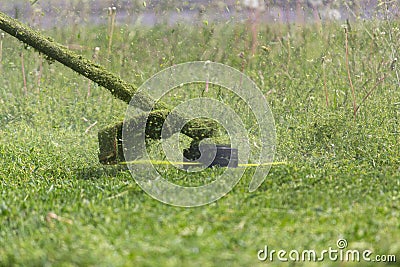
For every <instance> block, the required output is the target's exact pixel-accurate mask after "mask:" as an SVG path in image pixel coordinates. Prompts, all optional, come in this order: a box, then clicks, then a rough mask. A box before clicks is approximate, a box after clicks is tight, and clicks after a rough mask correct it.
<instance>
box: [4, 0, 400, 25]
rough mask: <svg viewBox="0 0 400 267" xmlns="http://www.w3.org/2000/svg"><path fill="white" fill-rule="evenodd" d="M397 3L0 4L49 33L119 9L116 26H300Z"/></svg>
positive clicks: (370, 14)
mask: <svg viewBox="0 0 400 267" xmlns="http://www.w3.org/2000/svg"><path fill="white" fill-rule="evenodd" d="M396 2H397V1H390V4H388V3H386V2H384V1H380V0H341V1H334V0H282V1H277V0H225V1H206V0H190V1H180V0H179V1H178V0H163V1H161V0H119V1H117V0H49V1H42V0H29V1H28V0H14V1H2V2H0V10H2V11H4V12H6V13H8V14H10V15H12V16H13V17H15V18H18V19H21V20H22V21H25V22H28V23H30V24H31V25H32V26H35V27H41V28H49V27H59V26H62V25H64V26H67V25H73V24H80V25H82V24H105V23H107V17H108V14H109V8H110V7H115V9H116V10H117V13H116V23H117V24H128V25H132V24H135V25H143V26H154V25H157V24H168V25H173V24H177V23H190V24H196V23H203V22H221V21H223V22H230V21H233V22H241V21H244V20H248V19H249V17H250V18H251V19H256V20H259V21H263V22H267V23H296V24H298V25H302V24H307V23H313V22H319V21H323V20H346V19H350V20H353V19H357V18H358V19H371V18H380V17H382V16H384V14H380V13H382V9H381V8H380V7H381V6H382V5H385V4H387V9H388V10H387V11H388V12H387V13H386V14H390V15H391V16H393V17H398V16H399V5H398V4H396Z"/></svg>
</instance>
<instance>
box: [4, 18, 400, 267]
mask: <svg viewBox="0 0 400 267" xmlns="http://www.w3.org/2000/svg"><path fill="white" fill-rule="evenodd" d="M391 23H392V24H391V25H389V24H388V23H387V22H385V21H375V22H358V23H354V24H353V25H351V26H352V27H351V28H352V30H351V32H350V33H349V36H348V37H349V44H348V48H349V68H350V72H351V78H352V82H353V85H354V89H355V96H356V101H357V103H358V104H359V103H361V102H363V103H362V105H361V107H360V108H359V110H358V113H357V117H356V118H354V117H353V107H352V94H351V88H350V86H349V80H348V74H347V68H346V61H345V59H346V56H345V50H346V48H345V33H344V30H343V28H342V26H341V24H340V23H331V24H326V25H323V31H322V33H321V32H319V31H318V29H317V28H314V26H306V27H304V28H302V29H297V28H296V27H294V26H293V27H290V28H289V27H287V26H286V25H280V26H279V25H275V26H274V25H272V26H271V25H269V26H267V25H262V26H261V27H260V34H259V47H258V50H257V53H256V55H254V56H251V55H249V47H250V46H251V44H250V39H251V37H250V36H249V34H248V33H247V32H246V30H245V28H244V27H243V25H237V24H236V25H231V24H218V25H215V24H213V23H209V24H207V25H206V24H204V25H203V26H202V27H191V26H184V25H179V26H175V27H173V28H167V27H162V26H157V27H155V28H152V29H145V28H129V27H127V26H123V27H117V28H116V30H115V36H114V39H113V48H112V51H114V52H113V54H112V55H111V60H110V61H107V55H106V54H107V44H108V40H107V36H106V35H107V30H106V27H96V28H89V27H83V28H79V29H78V32H76V31H71V29H68V28H54V29H52V30H48V31H46V32H45V34H46V35H49V36H51V37H52V38H54V39H55V40H56V41H58V42H61V43H63V44H67V43H68V44H82V45H85V46H86V47H87V48H88V49H87V50H82V51H77V52H78V53H82V54H84V55H85V56H87V57H88V58H91V57H92V51H93V49H94V47H96V46H98V47H100V48H101V49H100V54H99V58H98V59H97V60H98V62H99V63H100V64H102V65H104V66H105V67H107V68H108V69H109V70H111V71H114V72H115V73H118V74H119V75H121V77H123V78H124V79H126V80H127V81H129V82H132V83H134V84H135V85H137V86H139V85H140V84H141V83H143V82H144V81H145V80H146V79H148V78H150V77H151V76H152V75H153V74H155V73H156V72H157V71H160V70H162V69H164V68H165V67H168V66H171V65H172V64H177V63H181V62H187V61H192V60H212V61H216V62H221V63H225V64H228V65H230V66H232V67H234V68H237V69H239V70H242V68H243V71H244V73H245V74H247V75H248V76H249V77H251V78H252V79H253V80H254V81H255V82H256V84H257V85H258V86H259V87H260V89H261V90H262V91H263V92H264V93H265V96H266V98H267V100H268V102H269V104H270V108H271V110H272V112H273V114H274V118H275V124H276V132H277V153H276V160H277V161H285V162H287V164H285V165H278V166H273V167H272V168H271V171H270V173H269V175H268V176H267V177H266V180H265V182H264V183H263V184H262V186H261V187H260V188H259V189H258V190H257V191H255V192H252V193H249V192H248V184H249V182H250V179H251V175H250V174H251V171H252V170H248V172H246V174H245V175H244V177H243V178H242V180H241V181H240V182H239V184H238V185H237V186H236V187H235V188H234V189H233V190H232V191H231V192H230V193H229V194H227V195H226V196H225V197H223V198H222V199H220V200H218V201H217V202H214V203H212V204H210V205H206V206H202V207H197V208H180V207H173V206H169V205H165V204H162V203H160V202H158V201H156V200H154V199H152V198H151V197H150V196H148V195H147V194H146V193H145V192H144V191H142V190H141V189H140V188H139V187H138V186H137V185H136V183H135V181H134V179H133V178H132V176H131V174H130V173H129V172H128V171H124V170H123V169H121V168H118V167H105V166H102V165H100V164H99V163H98V159H97V154H98V144H97V132H98V131H99V130H100V129H102V128H104V127H105V126H107V125H109V124H110V123H113V122H115V121H117V120H121V119H123V117H124V113H125V110H126V107H127V106H126V104H124V103H123V102H121V101H119V100H116V99H113V98H112V97H111V96H110V94H109V93H108V92H107V91H106V90H105V89H103V88H100V87H98V86H96V85H94V84H91V95H90V96H89V97H87V91H88V83H89V82H88V80H86V79H85V78H83V77H81V76H79V75H77V74H76V73H73V72H72V71H71V70H69V69H67V68H66V67H64V66H62V65H60V64H59V63H53V62H49V61H47V60H46V59H43V71H42V74H41V78H40V90H39V86H38V73H40V69H39V66H40V64H41V63H40V62H41V56H40V55H39V54H38V53H36V52H34V51H33V49H27V48H24V45H23V44H21V43H19V42H18V41H17V40H15V39H13V38H12V37H10V36H8V35H6V37H5V39H3V51H2V55H3V60H2V67H1V83H0V104H1V109H0V138H1V142H0V179H1V180H0V181H1V184H0V186H1V195H0V225H1V227H0V265H1V266H10V265H20V266H26V265H30V266H73V265H79V266H228V265H230V266H257V265H259V266H265V265H267V264H269V263H271V262H270V261H269V260H267V261H266V262H261V261H259V260H258V259H257V252H258V251H259V250H260V249H263V248H264V247H265V246H266V245H268V248H269V249H274V250H280V249H283V250H286V251H290V250H294V249H297V250H300V251H301V250H306V249H314V250H316V251H318V252H320V251H322V250H324V249H326V250H328V249H329V247H332V248H333V249H336V248H337V246H336V242H337V240H338V239H340V238H344V239H346V240H347V242H348V247H347V248H348V249H358V250H360V251H363V250H366V249H369V250H372V251H373V254H372V255H373V256H374V255H377V254H384V255H396V257H397V263H392V264H393V266H395V265H396V264H399V263H398V262H399V261H400V220H399V218H400V149H399V141H400V136H399V129H400V126H399V122H400V121H399V117H400V90H399V81H398V78H397V75H396V69H395V70H392V69H391V67H393V66H394V67H395V64H392V63H393V62H392V61H393V55H392V53H393V51H398V49H399V43H398V42H396V41H394V40H399V39H400V31H399V27H400V23H399V22H391ZM389 32H390V34H391V35H392V37H391V39H390V38H389V36H388V34H389ZM240 52H244V55H245V56H244V57H245V58H244V59H242V58H241V57H239V56H238V55H239V54H240ZM21 53H23V57H24V63H25V73H26V80H27V91H28V94H27V95H24V93H23V91H24V90H23V78H22V72H21V56H20V54H21ZM397 69H398V68H397ZM397 72H398V70H397ZM382 77H384V78H383V81H380V80H379V79H380V78H382ZM325 88H326V90H327V93H328V100H329V105H328V106H327V104H326V99H325V90H324V89H325ZM371 90H372V94H371V95H370V96H369V97H368V98H367V99H366V100H365V101H362V99H363V97H364V96H365V95H366V94H367V93H368V91H371ZM199 94H201V92H200V91H196V90H195V89H193V92H190V93H188V95H189V96H188V97H195V96H196V95H197V96H199ZM208 96H210V97H215V98H218V97H221V99H223V101H226V102H229V98H228V97H229V94H225V95H220V94H219V93H215V92H212V91H211V92H210V93H209V95H208ZM171 98H172V99H170V100H171V101H172V102H173V101H176V102H178V103H179V101H183V100H184V97H182V96H181V95H178V96H176V95H175V96H173V97H171ZM95 122H97V123H96V124H95V125H94V126H93V127H92V128H90V129H88V128H89V126H91V125H92V124H94V123H95ZM249 124H251V121H249ZM154 145H155V146H156V144H154ZM219 172H221V170H207V171H206V173H205V174H202V175H199V178H201V179H204V178H207V177H208V175H209V176H211V177H212V176H213V175H215V174H216V173H219ZM174 175H176V177H175V178H178V176H179V177H181V176H182V173H181V172H174V171H173V170H172V171H168V176H169V177H167V178H169V179H174ZM190 179H196V175H194V176H193V175H192V176H190ZM189 182H190V181H189ZM194 183H196V182H194ZM274 263H275V264H277V265H278V264H279V262H278V261H277V260H276V259H275V261H274V262H272V264H274ZM323 263H324V264H325V265H326V266H352V265H359V263H346V262H340V261H336V262H334V261H329V259H326V260H325V261H324V262H323ZM312 264H314V265H320V264H321V262H320V263H310V262H306V263H301V262H300V263H299V262H297V263H294V262H291V263H290V264H289V265H290V266H301V265H307V266H310V265H312ZM366 265H368V263H364V265H363V266H366ZM383 265H384V264H383ZM371 266H372V265H371ZM373 266H376V264H374V265H373Z"/></svg>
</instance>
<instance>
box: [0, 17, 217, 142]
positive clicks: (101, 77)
mask: <svg viewBox="0 0 400 267" xmlns="http://www.w3.org/2000/svg"><path fill="white" fill-rule="evenodd" d="M0 29H2V30H4V31H5V32H7V33H9V34H10V35H12V36H14V37H15V38H17V39H19V40H20V41H22V42H24V43H26V44H28V45H30V46H32V47H33V48H35V49H36V50H38V51H39V52H41V53H43V54H45V55H46V56H48V57H50V58H52V59H54V60H57V61H58V62H60V63H62V64H63V65H65V66H67V67H68V68H71V69H73V70H74V71H76V72H77V73H79V74H81V75H83V76H85V77H86V78H88V79H90V80H92V81H93V82H95V83H97V84H99V85H100V86H103V87H105V88H106V89H108V90H109V91H110V92H111V94H112V95H113V96H115V97H117V98H119V99H121V100H123V101H125V102H126V103H129V102H130V100H131V98H132V95H133V94H134V93H135V91H136V90H137V88H136V87H135V86H134V85H132V84H130V83H128V82H126V81H124V80H122V79H121V78H119V77H118V76H116V75H115V74H113V73H111V72H109V71H107V70H106V69H104V68H103V67H102V66H100V65H98V64H95V63H93V62H92V61H90V60H88V59H87V58H84V57H83V56H81V55H78V54H76V53H74V52H72V51H70V50H68V49H67V48H66V47H64V46H62V45H60V44H58V43H57V42H55V41H54V40H52V39H51V38H48V37H44V36H43V35H42V34H41V33H40V32H38V31H35V30H33V29H31V28H29V27H28V26H26V25H24V24H22V23H21V22H19V21H18V20H16V19H13V18H11V17H9V16H7V15H6V14H4V13H2V12H0ZM135 100H136V102H135V103H134V104H135V106H136V107H138V108H141V109H149V108H152V107H153V103H154V101H153V99H152V98H151V97H150V96H149V95H147V94H146V93H141V96H140V97H135ZM154 108H156V109H164V110H166V111H168V110H169V107H168V105H167V104H165V103H163V102H161V101H158V102H157V103H156V105H155V107H154ZM194 123H195V125H191V124H189V125H188V126H186V127H185V131H184V132H185V134H187V135H188V136H190V137H193V138H196V137H201V134H202V133H200V136H198V134H199V131H198V130H196V129H198V128H199V127H198V126H201V127H200V128H203V129H204V128H209V127H210V130H207V132H210V131H211V132H212V128H215V123H213V122H212V121H207V122H204V123H201V122H199V121H197V122H194ZM192 124H193V123H192ZM200 132H201V131H200Z"/></svg>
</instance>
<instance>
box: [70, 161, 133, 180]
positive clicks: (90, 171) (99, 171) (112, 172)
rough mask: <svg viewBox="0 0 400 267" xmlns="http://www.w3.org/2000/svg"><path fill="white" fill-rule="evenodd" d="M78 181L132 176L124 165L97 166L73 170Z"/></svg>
mask: <svg viewBox="0 0 400 267" xmlns="http://www.w3.org/2000/svg"><path fill="white" fill-rule="evenodd" d="M73 172H74V173H75V175H76V177H77V178H78V179H83V180H91V179H100V178H114V177H117V176H127V175H128V176H130V173H129V170H128V168H126V166H123V165H109V166H105V165H95V166H86V167H80V168H76V169H75V170H73Z"/></svg>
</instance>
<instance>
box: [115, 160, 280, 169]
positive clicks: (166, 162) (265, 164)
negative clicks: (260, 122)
mask: <svg viewBox="0 0 400 267" xmlns="http://www.w3.org/2000/svg"><path fill="white" fill-rule="evenodd" d="M119 164H120V165H129V164H138V165H139V164H152V165H186V166H201V165H204V164H203V163H201V162H189V161H168V160H134V161H125V162H120V163H119ZM285 164H287V162H285V161H276V162H264V163H239V164H238V166H237V167H246V168H247V167H259V166H274V165H285ZM208 167H210V166H208ZM221 167H224V166H221Z"/></svg>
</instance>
